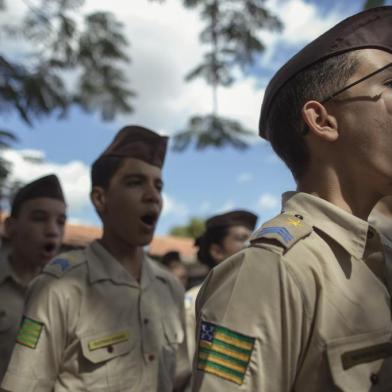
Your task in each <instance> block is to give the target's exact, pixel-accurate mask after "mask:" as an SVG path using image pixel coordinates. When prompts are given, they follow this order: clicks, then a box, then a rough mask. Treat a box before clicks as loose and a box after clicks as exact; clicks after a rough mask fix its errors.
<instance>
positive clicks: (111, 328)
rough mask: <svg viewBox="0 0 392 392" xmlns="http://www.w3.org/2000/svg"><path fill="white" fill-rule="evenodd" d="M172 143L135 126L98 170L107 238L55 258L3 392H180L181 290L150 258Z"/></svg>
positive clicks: (36, 289) (34, 295) (30, 309)
mask: <svg viewBox="0 0 392 392" xmlns="http://www.w3.org/2000/svg"><path fill="white" fill-rule="evenodd" d="M166 144H167V138H166V137H162V136H159V135H158V134H156V133H154V132H152V131H150V130H148V129H146V128H142V127H138V126H129V127H125V128H123V129H121V130H120V131H119V132H118V134H117V135H116V136H115V138H114V140H113V142H112V143H111V144H110V145H109V147H108V148H107V149H106V150H105V151H104V152H103V153H102V154H101V155H100V157H99V158H98V159H97V160H96V161H95V162H94V164H93V166H92V170H91V177H92V190H91V200H92V203H93V204H94V207H95V209H96V211H97V213H98V214H99V216H100V218H101V220H102V223H103V235H102V238H101V239H100V240H97V241H94V242H92V243H91V244H90V245H89V246H88V247H87V248H86V249H85V250H76V251H71V252H67V253H64V254H62V255H60V256H58V257H57V258H55V259H54V260H52V261H51V262H50V263H49V264H48V265H47V266H46V267H45V268H44V270H43V274H42V275H41V276H40V277H39V278H38V279H37V280H36V281H35V282H34V284H33V286H32V288H31V290H30V292H29V295H28V300H27V306H26V310H25V315H24V318H23V322H22V325H21V328H20V330H19V333H18V336H17V340H16V343H17V344H16V345H15V349H14V352H13V355H12V358H11V362H10V365H9V367H8V370H7V373H6V375H5V378H4V380H3V383H2V388H4V389H5V390H7V391H20V392H28V391H40V392H45V391H48V392H49V391H57V392H60V391H70V392H71V391H72V392H78V391H80V392H82V391H94V392H95V391H112V392H120V391H135V392H139V391H140V392H149V391H159V392H166V391H167V392H169V391H170V392H172V391H173V389H174V387H175V374H176V354H177V346H178V344H179V343H181V342H182V341H183V339H184V328H183V298H184V297H183V289H182V287H181V286H180V284H179V283H178V282H177V281H176V280H175V279H174V277H172V276H171V274H170V273H169V272H167V271H165V270H164V269H163V268H160V267H158V266H157V265H156V263H153V262H152V261H151V260H150V259H149V258H148V257H147V256H146V255H145V254H144V250H143V247H144V246H145V245H147V244H148V243H150V242H151V240H152V237H153V234H154V230H155V226H156V223H157V220H158V217H159V214H160V212H161V209H162V194H161V193H162V187H163V181H162V173H161V168H162V165H163V161H164V158H165V153H166Z"/></svg>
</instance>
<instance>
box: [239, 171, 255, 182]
mask: <svg viewBox="0 0 392 392" xmlns="http://www.w3.org/2000/svg"><path fill="white" fill-rule="evenodd" d="M253 179H254V175H253V174H252V173H245V172H244V173H241V174H239V175H238V176H237V179H236V180H237V182H238V183H240V184H243V183H245V182H249V181H252V180H253Z"/></svg>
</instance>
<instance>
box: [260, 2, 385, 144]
mask: <svg viewBox="0 0 392 392" xmlns="http://www.w3.org/2000/svg"><path fill="white" fill-rule="evenodd" d="M366 48H374V49H381V50H385V51H387V52H392V6H385V7H376V8H371V9H369V10H366V11H363V12H360V13H359V14H356V15H353V16H351V17H349V18H347V19H345V20H343V21H342V22H340V23H338V24H337V25H336V26H334V27H332V28H331V29H330V30H328V31H327V32H326V33H324V34H322V35H321V36H320V37H318V38H316V39H315V40H314V41H312V42H311V43H310V44H308V45H307V46H305V47H304V48H303V49H302V50H301V51H300V52H298V53H297V54H296V55H295V56H294V57H292V58H291V59H290V60H289V61H288V62H287V63H286V64H285V65H284V66H283V67H282V68H280V69H279V71H278V72H277V73H276V74H275V75H274V77H273V78H272V80H271V81H270V83H269V84H268V86H267V89H266V91H265V94H264V100H263V104H262V106H261V114H260V122H259V132H260V136H261V137H263V138H267V133H268V132H267V123H268V115H269V112H270V110H271V107H272V105H273V101H274V99H275V98H276V96H277V95H278V94H279V91H280V90H281V88H282V87H283V86H285V84H286V83H287V82H288V81H289V80H291V79H292V78H293V77H294V76H296V75H297V74H298V73H300V72H301V71H303V70H305V69H306V68H309V67H310V66H312V65H314V64H316V63H318V62H321V61H323V60H326V59H328V58H330V57H334V56H337V55H339V54H342V53H345V52H349V51H352V50H357V49H366Z"/></svg>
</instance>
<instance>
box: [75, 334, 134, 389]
mask: <svg viewBox="0 0 392 392" xmlns="http://www.w3.org/2000/svg"><path fill="white" fill-rule="evenodd" d="M136 342H137V339H136V337H135V336H134V334H132V331H131V330H130V329H119V330H107V331H103V332H99V333H94V334H91V335H90V334H87V335H84V336H83V337H81V339H80V343H81V348H82V352H81V354H82V359H81V364H80V375H81V378H82V380H83V383H84V385H85V387H86V389H87V390H94V391H106V390H108V389H107V388H110V387H111V388H113V387H114V388H116V389H115V390H116V391H117V390H119V391H120V390H122V388H126V387H128V388H130V387H131V386H132V385H133V384H134V383H135V380H137V374H138V369H137V364H138V361H137V358H136V357H135V353H134V351H136V350H135V346H136ZM105 388H106V389H105ZM110 390H111V389H110Z"/></svg>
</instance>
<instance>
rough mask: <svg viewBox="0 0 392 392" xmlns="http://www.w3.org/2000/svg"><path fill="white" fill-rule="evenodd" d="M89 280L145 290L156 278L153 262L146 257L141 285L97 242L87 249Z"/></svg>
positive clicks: (143, 263)
mask: <svg viewBox="0 0 392 392" xmlns="http://www.w3.org/2000/svg"><path fill="white" fill-rule="evenodd" d="M86 255H87V264H88V269H89V278H90V282H91V283H95V282H98V281H100V280H112V281H113V282H115V283H117V284H125V285H128V286H134V287H141V288H142V289H144V288H145V287H147V286H148V285H149V284H150V283H151V281H152V280H153V279H154V278H155V275H154V272H153V270H152V268H151V265H150V263H151V261H150V260H149V259H148V258H147V257H144V259H143V262H142V272H141V279H140V284H139V283H138V282H137V280H136V279H135V278H134V277H133V276H131V275H130V274H129V273H128V272H127V271H126V270H125V268H124V267H123V266H122V265H121V264H120V263H119V262H118V261H117V260H116V259H115V258H114V257H113V256H112V255H111V254H110V253H109V252H108V251H107V250H106V249H105V248H104V247H103V246H102V244H101V243H100V242H99V241H98V240H96V241H93V242H92V243H91V244H90V245H89V246H88V247H87V248H86Z"/></svg>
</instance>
